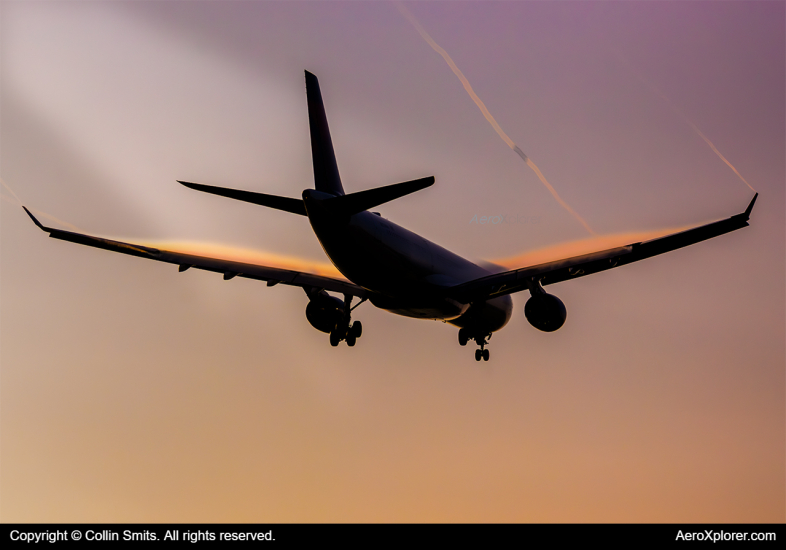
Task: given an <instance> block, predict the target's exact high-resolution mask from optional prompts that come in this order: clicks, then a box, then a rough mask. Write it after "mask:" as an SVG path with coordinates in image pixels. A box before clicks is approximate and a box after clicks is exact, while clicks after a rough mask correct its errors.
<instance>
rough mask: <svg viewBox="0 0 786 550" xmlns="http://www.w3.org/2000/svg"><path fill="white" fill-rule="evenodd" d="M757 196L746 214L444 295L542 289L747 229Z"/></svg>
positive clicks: (480, 296)
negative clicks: (538, 286) (537, 286)
mask: <svg viewBox="0 0 786 550" xmlns="http://www.w3.org/2000/svg"><path fill="white" fill-rule="evenodd" d="M758 196H759V194H758V193H756V195H755V196H754V197H753V200H752V201H751V202H750V204H749V205H748V208H747V209H746V210H745V212H743V213H741V214H737V215H736V216H732V217H730V218H727V219H725V220H720V221H717V222H713V223H708V224H706V225H701V226H699V227H694V228H693V229H688V230H687V231H681V232H679V233H673V234H671V235H666V236H665V237H660V238H657V239H652V240H650V241H644V242H639V243H633V244H629V245H627V246H620V247H617V248H610V249H608V250H601V251H599V252H593V253H591V254H585V255H582V256H574V257H572V258H565V259H563V260H557V261H554V262H548V263H545V264H539V265H534V266H530V267H524V268H522V269H514V270H512V271H505V272H502V273H496V274H494V275H488V276H486V277H481V278H479V279H475V280H473V281H469V282H466V283H463V284H460V285H456V286H453V287H450V288H449V289H447V290H446V293H447V295H448V296H449V297H450V298H453V299H455V300H458V301H460V302H463V303H465V304H466V303H470V302H474V301H477V300H488V299H490V298H495V297H497V296H504V295H506V294H512V293H514V292H519V291H522V290H528V289H530V288H532V287H533V285H537V284H540V285H542V286H545V285H551V284H554V283H559V282H562V281H567V280H568V279H575V278H577V277H583V276H585V275H591V274H592V273H598V272H599V271H605V270H607V269H611V268H613V267H619V266H622V265H625V264H629V263H633V262H637V261H639V260H644V259H645V258H651V257H652V256H657V255H658V254H663V253H664V252H670V251H672V250H676V249H678V248H682V247H684V246H688V245H691V244H695V243H698V242H701V241H706V240H707V239H711V238H713V237H717V236H718V235H723V234H724V233H729V232H730V231H735V230H737V229H741V228H743V227H747V226H748V219H749V218H750V215H751V211H752V210H753V204H754V203H755V202H756V197H758Z"/></svg>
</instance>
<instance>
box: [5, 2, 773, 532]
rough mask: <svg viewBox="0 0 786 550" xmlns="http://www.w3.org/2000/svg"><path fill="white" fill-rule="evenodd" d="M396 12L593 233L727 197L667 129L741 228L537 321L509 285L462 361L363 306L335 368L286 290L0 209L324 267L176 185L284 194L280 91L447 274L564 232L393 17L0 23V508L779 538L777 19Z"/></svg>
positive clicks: (206, 7)
mask: <svg viewBox="0 0 786 550" xmlns="http://www.w3.org/2000/svg"><path fill="white" fill-rule="evenodd" d="M407 7H408V9H409V10H410V11H411V12H412V13H413V14H414V16H415V17H416V18H417V20H418V21H419V22H420V24H421V25H422V26H423V28H424V29H426V31H427V32H428V33H429V34H430V36H431V37H432V38H433V40H434V41H436V43H438V44H439V46H440V47H442V48H444V49H445V51H446V52H447V53H448V54H449V55H450V57H451V58H452V59H453V61H454V62H455V63H456V65H457V66H458V67H459V68H460V70H461V71H462V72H463V74H464V75H465V76H466V78H467V79H468V81H469V82H470V83H471V85H472V87H473V89H474V91H475V92H476V93H477V95H478V96H479V97H480V99H482V101H483V102H484V103H485V105H486V107H487V108H488V110H489V112H490V113H491V115H493V117H494V118H495V119H496V121H497V122H498V123H499V125H500V126H501V128H502V129H503V130H504V132H505V133H506V134H507V135H508V136H509V137H510V139H511V140H513V141H514V142H515V143H516V144H518V145H519V146H520V147H521V149H522V150H523V151H524V152H525V153H526V154H527V155H528V156H529V157H530V158H531V159H532V160H533V161H534V162H535V163H536V164H537V166H538V167H539V168H540V170H542V172H543V174H544V175H545V177H546V178H548V181H549V182H550V183H551V184H552V185H553V186H554V188H555V189H556V190H557V191H558V192H559V194H560V195H561V196H562V197H563V198H564V199H565V201H566V202H567V203H568V204H570V206H571V207H572V208H573V209H575V210H576V212H578V213H579V214H580V215H581V216H582V217H583V218H584V219H585V220H586V221H587V223H588V224H589V225H590V226H591V227H592V228H593V230H595V231H596V232H597V233H599V234H601V235H609V234H627V233H641V232H649V231H656V230H661V229H664V228H672V227H683V226H686V225H692V224H698V223H702V222H706V221H711V220H714V219H718V218H724V217H728V216H730V215H733V214H736V213H739V212H741V211H742V210H743V209H744V208H745V206H746V205H747V203H748V202H749V201H750V199H751V197H752V194H753V193H752V192H751V190H750V189H749V188H748V187H747V186H746V185H745V183H743V182H742V181H741V180H740V178H739V177H738V176H737V175H736V174H735V173H734V172H733V171H732V170H731V169H730V168H729V167H728V166H727V165H726V164H725V163H724V162H723V161H722V160H721V159H720V158H719V157H718V156H717V155H716V154H715V153H714V152H713V151H712V150H711V149H710V147H709V146H708V145H707V143H705V141H703V140H702V138H701V137H699V136H698V135H697V133H696V132H695V131H694V130H693V129H692V128H691V126H690V123H689V121H691V122H693V123H694V124H695V125H696V127H697V128H698V129H699V130H700V131H701V132H702V133H703V134H705V135H706V136H707V138H708V139H710V140H711V141H712V142H713V143H714V145H715V146H716V147H717V149H718V150H719V151H720V152H721V153H722V154H723V155H724V156H725V157H726V158H727V159H728V160H729V162H731V163H732V164H733V165H734V167H735V168H736V169H737V170H738V171H739V172H740V174H741V175H742V176H743V177H744V178H745V179H746V180H747V181H748V182H749V183H750V184H751V185H752V186H753V187H754V188H755V189H756V190H757V191H758V192H759V193H760V197H759V201H758V202H757V205H756V209H755V210H754V212H753V216H752V220H751V227H749V228H746V229H744V230H741V231H738V232H735V233H733V234H730V235H725V236H722V237H719V238H717V239H714V240H712V241H710V242H706V243H701V244H698V245H695V246H693V247H689V248H687V249H684V250H680V251H676V252H673V253H670V254H668V255H666V256H662V257H658V258H654V259H650V260H646V261H644V262H641V263H640V264H636V265H631V266H626V267H623V268H620V269H618V270H613V271H610V272H606V273H603V274H597V275H593V276H590V277H586V278H583V279H580V280H576V281H570V282H565V283H562V284H559V285H555V286H554V287H551V288H550V291H551V292H553V293H554V294H556V295H557V296H559V297H560V298H561V299H562V300H563V301H564V302H565V304H566V306H567V309H568V321H567V323H566V325H565V326H564V327H563V328H562V329H561V330H560V331H558V332H556V333H553V334H545V333H540V332H538V331H537V330H536V329H534V328H532V327H531V326H530V325H529V324H528V323H527V322H526V319H525V318H524V315H523V306H524V303H525V302H526V298H527V296H524V295H520V296H516V297H515V298H514V303H515V308H514V314H513V319H512V320H511V322H510V324H509V325H508V326H507V327H506V328H505V329H503V330H502V331H501V332H499V333H497V334H495V336H494V338H493V340H492V341H491V345H490V350H491V354H492V360H491V362H489V363H481V364H478V363H476V362H475V361H474V358H473V356H472V351H471V350H470V349H468V348H462V347H460V346H459V345H458V343H457V338H456V329H455V328H454V327H452V326H450V325H444V324H442V323H436V322H425V321H415V320H411V319H405V318H401V317H396V316H392V315H390V314H387V313H385V312H383V311H380V310H375V309H374V308H373V307H372V306H370V305H369V304H365V305H363V306H361V307H360V308H359V309H358V310H356V318H358V319H360V320H362V322H363V325H364V334H363V338H362V339H361V340H360V341H359V342H358V345H357V346H356V347H355V348H353V349H350V348H348V347H346V346H341V347H339V348H337V349H333V348H331V347H330V345H329V343H328V338H327V336H326V335H324V334H322V333H319V332H317V331H316V330H314V329H313V328H312V327H311V326H310V325H309V324H308V322H307V321H306V318H305V314H304V310H305V306H306V296H305V294H304V293H303V292H302V290H299V289H296V288H287V287H285V288H282V287H281V286H277V287H275V288H272V289H268V288H266V287H265V286H264V285H262V284H260V283H257V282H254V281H249V280H239V279H234V280H232V281H230V282H225V281H223V280H222V279H221V277H219V276H217V275H215V274H210V273H205V272H192V271H189V272H186V273H184V274H178V273H177V270H176V269H175V268H174V267H173V266H167V265H164V264H157V263H154V262H145V261H143V260H141V259H137V258H132V257H125V256H121V255H117V254H111V253H108V252H105V251H101V250H96V249H90V248H87V247H80V246H78V245H74V244H71V243H64V242H60V241H55V240H52V239H47V238H46V236H45V234H43V233H42V232H41V231H39V230H38V229H37V228H36V227H35V226H34V225H33V224H32V223H31V222H30V220H29V219H28V218H27V216H26V215H25V214H24V212H23V211H22V209H21V208H19V206H18V204H17V202H16V200H15V199H14V198H13V195H12V193H11V192H10V191H9V189H8V188H11V189H13V191H14V192H15V193H16V195H18V196H19V198H20V199H21V200H22V202H23V203H24V204H25V205H26V206H28V207H32V208H34V209H35V210H36V211H38V212H41V213H45V214H47V215H49V216H54V217H55V218H56V219H57V220H60V221H58V222H56V221H52V219H51V218H50V219H47V223H50V224H52V225H57V226H60V227H67V226H66V225H65V224H66V223H68V224H73V225H75V226H77V227H78V228H79V229H80V230H83V231H87V232H90V233H93V234H100V235H104V236H110V237H111V236H114V237H122V238H124V239H130V240H135V241H136V242H149V241H159V242H160V241H164V242H184V241H187V242H191V243H201V244H203V245H205V246H207V245H208V244H209V245H211V246H219V245H220V246H225V247H227V246H228V247H237V248H243V249H252V250H256V251H259V252H261V253H266V254H273V255H279V256H287V257H293V258H298V259H300V260H301V261H303V262H306V263H312V264H313V263H324V262H325V261H326V259H325V257H324V254H323V252H322V250H321V248H320V246H319V243H318V242H317V241H316V239H315V237H314V236H313V234H312V232H311V230H310V227H309V225H308V223H307V222H306V221H304V220H303V219H302V218H301V217H299V216H291V215H288V214H286V213H281V212H275V211H272V210H267V209H263V208H261V207H257V206H253V205H249V204H244V203H239V202H236V201H230V200H227V199H223V198H220V197H214V196H209V195H205V194H200V193H196V192H194V191H190V190H188V189H185V188H183V187H181V186H179V185H177V184H176V183H175V179H183V180H189V181H197V182H202V183H207V184H212V185H221V186H227V187H235V188H242V189H248V190H253V191H261V192H269V193H275V194H280V195H287V196H292V197H297V196H299V194H300V193H301V191H302V190H303V189H304V188H306V187H311V186H312V170H311V157H310V150H309V140H308V117H307V111H306V101H305V90H304V81H303V71H304V69H307V70H309V71H312V72H314V73H315V74H316V75H317V76H318V77H319V79H320V84H321V87H322V91H323V96H324V99H325V104H326V109H327V114H328V119H329V121H330V125H331V132H332V135H333V141H334V146H335V149H336V153H337V157H338V163H339V169H340V171H341V175H342V179H343V181H344V186H345V188H346V189H347V191H358V190H362V189H367V188H370V187H374V186H379V185H385V184H389V183H395V182H398V181H404V180H408V179H414V178H419V177H424V176H428V175H434V176H435V177H436V184H435V185H434V186H433V187H432V188H429V189H427V190H424V191H421V192H419V193H417V194H415V195H412V196H410V197H406V198H403V199H400V200H397V201H395V202H393V203H390V204H387V205H384V207H381V208H380V210H381V212H382V213H383V214H384V215H385V216H386V217H388V218H390V219H392V220H393V221H395V222H397V223H399V224H401V225H403V226H405V227H407V228H409V229H411V230H413V231H416V232H417V233H419V234H421V235H423V236H425V237H427V238H429V239H431V240H434V241H435V242H437V243H439V244H441V245H443V246H445V247H447V248H449V249H450V250H453V251H454V252H456V253H458V254H461V255H463V256H466V257H468V258H472V259H487V260H493V259H500V258H511V257H515V256H518V255H520V254H523V253H525V252H528V251H532V250H535V249H538V248H542V247H548V246H553V245H558V244H560V243H564V242H566V241H573V240H577V239H584V238H585V237H586V236H587V232H586V231H585V230H584V229H583V227H582V226H581V225H580V224H579V223H578V222H577V221H576V220H575V219H574V218H573V217H572V216H571V215H570V214H569V213H567V212H566V211H565V210H564V209H562V208H561V207H560V206H559V205H558V204H557V202H556V201H555V200H554V199H553V198H552V196H551V195H550V194H549V192H548V190H547V189H546V188H545V187H544V186H543V185H542V184H541V182H540V181H539V180H538V178H537V177H536V176H535V174H534V173H533V172H532V171H531V170H530V169H529V168H528V167H527V166H526V165H525V164H524V162H522V159H521V158H519V156H517V155H516V154H515V153H514V152H513V151H511V149H510V148H509V147H508V146H507V145H506V144H505V142H504V141H503V140H502V139H501V138H500V136H499V135H498V134H497V133H496V132H495V131H494V129H493V128H492V127H491V125H490V124H489V123H488V122H487V121H486V119H484V117H483V115H482V114H481V112H480V110H479V109H478V107H477V106H476V105H475V104H474V103H473V101H472V100H471V98H470V97H469V95H468V94H467V92H466V91H465V90H464V88H463V87H462V84H461V82H459V80H458V78H456V76H455V74H454V73H453V72H452V71H451V69H450V67H448V65H447V64H446V62H445V60H444V59H443V58H442V57H440V55H439V54H438V53H436V52H435V51H434V50H433V49H432V48H431V47H430V46H429V45H428V44H427V43H426V42H425V41H424V39H423V38H422V37H421V36H420V35H419V34H418V32H417V31H416V30H415V28H414V27H413V26H412V24H411V23H410V22H409V21H407V20H406V19H405V18H404V17H403V16H402V15H401V13H400V12H399V11H398V10H397V9H396V7H395V5H393V4H389V3H384V2H373V3H372V2H349V3H340V2H329V3H328V2H324V3H305V2H297V3H272V2H238V3H232V2H201V3H186V2H166V3H156V2H133V3H122V2H112V3H102V2H81V3H77V2H75V3H69V2H57V3H47V2H34V3H28V2H3V3H2V4H0V10H2V13H1V14H0V31H1V32H2V34H0V39H1V40H2V43H0V56H2V57H1V58H0V61H1V62H2V65H1V66H0V70H1V71H2V73H1V74H0V109H1V110H0V115H1V118H0V131H1V135H0V145H1V148H0V162H1V164H0V176H2V179H3V182H4V183H5V184H6V185H7V186H8V188H7V187H5V186H4V187H3V189H2V198H3V201H2V203H0V204H2V209H1V210H0V213H2V218H0V223H1V225H0V228H1V229H2V233H1V234H0V238H1V241H0V244H1V245H2V247H1V248H0V254H2V255H1V256H0V305H1V306H2V307H1V309H0V361H1V362H2V363H1V365H0V367H1V370H0V487H1V488H2V495H3V498H2V500H0V519H2V520H3V521H7V522H13V521H32V522H35V521H52V522H56V521H196V522H200V521H281V522H289V521H517V522H519V521H524V522H527V521H572V522H583V521H604V522H615V521H645V522H649V521H656V522H659V521H670V522H691V521H702V522H705V521H706V522H749V521H750V522H758V521H769V522H776V521H783V520H784V519H786V505H785V504H784V502H785V499H784V496H785V495H784V486H786V476H785V472H784V464H785V463H786V450H785V446H784V445H785V444H784V442H785V441H786V431H785V429H784V428H785V422H786V421H785V420H784V419H785V418H786V409H785V403H786V399H785V396H784V391H785V390H784V387H785V386H786V384H785V379H784V370H785V369H784V367H785V366H786V365H785V363H786V358H785V351H784V340H785V339H786V337H785V336H784V335H785V334H786V326H785V323H784V321H785V318H786V314H785V311H786V308H785V303H786V296H785V293H784V290H785V289H784V287H785V286H786V284H785V283H784V281H786V272H785V269H784V264H785V262H784V257H785V255H786V243H785V242H784V241H785V238H784V235H786V227H785V225H784V204H786V199H785V198H784V180H785V174H784V149H785V144H784V134H785V129H784V119H785V115H786V112H785V110H784V97H786V87H785V86H784V80H785V78H784V77H785V70H784V66H785V65H786V63H785V59H784V51H786V40H785V39H784V34H785V33H784V28H785V25H784V23H786V21H785V20H784V19H785V17H784V15H785V9H784V4H783V3H781V2H721V3H710V2H653V3H648V2H598V3H595V2H582V3H570V2H559V3H556V2H555V3H551V2H549V3H547V2H500V3H493V2H478V3H473V2H460V3H448V2H430V3H407ZM645 82H646V84H645ZM656 90H659V91H660V92H661V93H662V94H664V95H665V96H666V97H667V98H668V101H666V100H664V99H663V98H662V97H660V96H659V95H658V93H657V92H656ZM476 215H477V216H479V217H480V216H484V215H485V216H507V219H509V220H511V221H510V222H509V223H504V224H496V225H482V226H481V225H478V224H473V223H470V222H471V220H472V219H473V217H474V216H476Z"/></svg>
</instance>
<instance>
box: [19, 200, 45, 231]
mask: <svg viewBox="0 0 786 550" xmlns="http://www.w3.org/2000/svg"><path fill="white" fill-rule="evenodd" d="M22 208H24V210H25V212H27V215H28V216H30V219H31V220H33V223H34V224H36V225H37V226H38V227H39V228H40V229H41V230H42V231H49V228H48V227H44V226H43V224H42V223H41V222H39V221H38V218H36V217H35V216H33V213H32V212H30V210H28V209H27V207H26V206H24V205H22Z"/></svg>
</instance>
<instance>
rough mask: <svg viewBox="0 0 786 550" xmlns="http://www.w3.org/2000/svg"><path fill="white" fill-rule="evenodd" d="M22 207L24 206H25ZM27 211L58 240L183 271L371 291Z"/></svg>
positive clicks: (335, 289)
mask: <svg viewBox="0 0 786 550" xmlns="http://www.w3.org/2000/svg"><path fill="white" fill-rule="evenodd" d="M22 208H24V206H23V207H22ZM25 212H27V215H28V216H30V217H31V218H32V219H33V222H35V224H36V225H37V226H38V227H40V228H41V229H42V230H43V231H46V232H47V233H49V236H50V237H52V238H54V239H61V240H64V241H71V242H72V243H78V244H84V245H87V246H93V247H95V248H103V249H104V250H111V251H113V252H120V253H122V254H129V255H131V256H139V257H140V258H147V259H149V260H156V261H159V262H166V263H170V264H177V265H178V266H179V270H180V271H185V270H186V269H189V268H191V267H193V268H195V269H204V270H205V271H214V272H216V273H222V274H223V275H224V279H225V280H228V279H232V278H233V277H245V278H247V279H257V280H259V281H266V282H267V286H273V285H276V284H278V283H282V284H285V285H292V286H299V287H303V288H305V289H306V290H311V289H323V290H328V291H331V292H338V293H341V294H348V295H351V296H357V297H360V298H366V297H368V296H369V294H370V293H369V292H368V291H367V290H366V289H364V288H362V287H359V286H357V285H355V284H352V283H350V282H348V281H342V280H340V279H333V278H331V277H323V276H321V275H312V274H311V273H302V272H300V271H291V270H289V269H280V268H277V267H267V266H263V265H256V264H247V263H242V262H233V261H229V260H221V259H217V258H206V257H204V256H194V255H191V254H183V253H181V252H171V251H168V250H160V249H158V248H152V247H149V246H142V245H137V244H130V243H123V242H120V241H112V240H109V239H103V238H101V237H93V236H91V235H83V234H81V233H74V232H72V231H63V230H61V229H53V228H51V227H45V226H44V225H42V224H41V222H39V221H38V219H36V217H35V216H33V214H31V213H30V211H29V210H28V209H27V208H25Z"/></svg>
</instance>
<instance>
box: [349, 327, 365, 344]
mask: <svg viewBox="0 0 786 550" xmlns="http://www.w3.org/2000/svg"><path fill="white" fill-rule="evenodd" d="M349 333H350V334H351V335H352V336H353V337H354V338H360V335H361V334H363V325H361V324H360V321H355V322H354V323H352V328H351V329H349ZM347 343H349V342H348V341H347ZM352 345H354V344H352Z"/></svg>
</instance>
